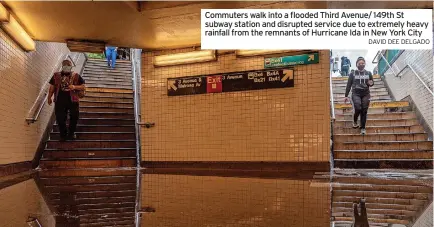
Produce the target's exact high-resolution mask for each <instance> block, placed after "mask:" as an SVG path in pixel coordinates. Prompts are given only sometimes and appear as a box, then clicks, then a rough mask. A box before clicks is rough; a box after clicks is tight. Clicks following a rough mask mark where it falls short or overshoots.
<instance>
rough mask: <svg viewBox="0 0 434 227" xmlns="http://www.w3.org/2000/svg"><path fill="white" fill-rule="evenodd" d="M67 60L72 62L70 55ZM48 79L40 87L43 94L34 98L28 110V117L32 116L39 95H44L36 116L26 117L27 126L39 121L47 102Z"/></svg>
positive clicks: (54, 69) (56, 68)
mask: <svg viewBox="0 0 434 227" xmlns="http://www.w3.org/2000/svg"><path fill="white" fill-rule="evenodd" d="M77 55H78V56H79V54H77ZM68 58H69V59H71V61H72V58H71V55H70V54H68V55H67V56H66V57H65V58H64V60H66V59H68ZM78 59H79V57H76V61H78ZM58 62H60V61H58ZM72 63H73V64H74V66H75V62H74V61H72ZM85 63H86V62H84V63H83V67H82V70H83V68H84V64H85ZM59 68H60V67H56V66H55V67H54V68H53V70H52V71H51V74H53V73H54V71H56V70H58V69H59ZM50 79H51V78H49V79H48V81H47V82H45V84H44V85H43V86H42V89H41V91H44V92H42V93H41V92H40V93H39V95H38V97H36V100H35V102H34V104H33V106H32V108H30V111H29V115H33V114H34V113H35V112H34V111H32V110H33V108H34V107H35V106H36V104H37V103H38V101H39V100H40V98H41V94H43V95H44V98H43V99H42V103H41V105H40V106H39V108H38V110H37V111H36V115H34V116H32V117H27V118H26V122H27V124H31V123H35V122H36V121H38V119H39V115H40V114H41V112H42V109H43V108H44V106H45V103H46V102H47V100H48V91H47V89H46V87H47V84H48V83H49V81H50Z"/></svg>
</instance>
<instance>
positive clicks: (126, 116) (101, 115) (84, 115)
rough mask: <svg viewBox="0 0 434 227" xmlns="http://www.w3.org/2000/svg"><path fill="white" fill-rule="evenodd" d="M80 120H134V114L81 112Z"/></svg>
mask: <svg viewBox="0 0 434 227" xmlns="http://www.w3.org/2000/svg"><path fill="white" fill-rule="evenodd" d="M80 117H82V118H114V119H131V120H134V114H131V113H128V112H81V111H80Z"/></svg>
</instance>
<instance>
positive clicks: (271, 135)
mask: <svg viewBox="0 0 434 227" xmlns="http://www.w3.org/2000/svg"><path fill="white" fill-rule="evenodd" d="M188 51H192V50H191V49H178V50H166V51H155V52H144V53H143V54H142V85H141V89H142V90H141V114H142V117H141V121H142V122H155V127H152V128H149V129H146V128H142V133H141V146H142V147H141V150H142V152H141V153H142V161H241V162H242V161H277V162H281V161H289V162H328V161H329V158H330V100H329V97H330V96H329V95H330V94H329V93H330V92H329V72H330V68H329V51H320V52H319V53H320V62H319V64H312V65H300V66H296V67H295V72H294V78H295V87H293V88H283V89H267V90H256V91H253V90H251V91H242V92H228V93H214V94H202V95H189V96H175V97H169V96H167V78H173V77H185V76H198V75H207V74H215V73H228V72H235V71H247V70H261V69H264V56H256V57H248V58H237V57H236V56H235V54H234V53H229V54H224V55H220V56H218V61H215V62H209V63H198V64H189V65H181V66H169V67H158V68H156V67H154V66H153V57H154V56H156V55H161V54H169V53H179V52H188ZM287 55H289V54H287Z"/></svg>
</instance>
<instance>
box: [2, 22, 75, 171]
mask: <svg viewBox="0 0 434 227" xmlns="http://www.w3.org/2000/svg"><path fill="white" fill-rule="evenodd" d="M36 48H37V49H36V51H33V52H29V53H26V52H24V51H22V50H21V49H20V48H19V47H18V46H17V45H16V44H15V43H14V42H13V41H11V40H10V38H9V37H8V36H7V35H6V34H5V33H4V32H3V31H2V30H0V165H1V164H7V163H15V162H22V161H30V160H32V159H33V157H34V154H35V151H36V148H37V146H38V143H39V142H40V139H41V136H42V134H43V132H44V130H45V127H46V125H47V122H48V120H49V116H50V115H51V113H52V111H53V107H49V106H48V105H46V106H45V107H44V109H43V111H42V112H41V115H40V117H39V120H38V121H37V122H36V123H34V124H32V125H27V123H26V121H25V118H26V117H27V114H28V112H29V110H30V109H31V107H32V105H33V104H34V102H35V100H36V97H37V96H38V94H39V92H40V90H41V87H42V86H43V85H44V83H46V82H47V80H48V79H49V78H50V77H51V76H52V74H51V73H52V70H53V67H54V66H55V65H56V64H58V63H59V62H60V61H61V60H62V59H63V58H64V57H65V56H66V54H68V53H69V49H68V48H67V47H66V45H65V44H58V43H46V42H37V43H36Z"/></svg>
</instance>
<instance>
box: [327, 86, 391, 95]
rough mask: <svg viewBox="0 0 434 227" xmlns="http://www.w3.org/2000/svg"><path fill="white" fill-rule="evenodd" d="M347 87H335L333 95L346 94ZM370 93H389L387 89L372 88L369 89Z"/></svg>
mask: <svg viewBox="0 0 434 227" xmlns="http://www.w3.org/2000/svg"><path fill="white" fill-rule="evenodd" d="M345 90H346V89H345V87H341V86H338V87H335V86H333V94H339V93H344V94H345ZM369 91H370V93H372V92H388V90H387V88H385V87H371V88H369Z"/></svg>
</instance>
